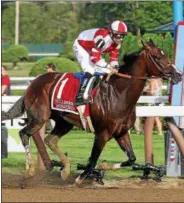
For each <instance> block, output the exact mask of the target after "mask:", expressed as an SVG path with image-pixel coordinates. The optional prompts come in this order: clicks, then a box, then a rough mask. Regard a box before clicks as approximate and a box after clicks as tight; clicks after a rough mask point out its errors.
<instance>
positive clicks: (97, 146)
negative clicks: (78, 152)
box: [75, 133, 109, 185]
mask: <svg viewBox="0 0 184 203" xmlns="http://www.w3.org/2000/svg"><path fill="white" fill-rule="evenodd" d="M108 140H109V134H108V133H101V134H95V139H94V143H93V148H92V151H91V156H90V158H89V160H88V164H87V167H86V169H85V171H84V172H83V173H82V174H81V175H80V176H79V177H78V178H77V179H76V181H75V183H76V184H77V185H80V184H82V182H83V180H84V179H85V178H87V176H88V175H89V174H90V173H91V172H92V171H93V169H94V168H95V166H96V163H97V161H98V158H99V156H100V154H101V152H102V150H103V148H104V146H105V144H106V143H107V141H108Z"/></svg>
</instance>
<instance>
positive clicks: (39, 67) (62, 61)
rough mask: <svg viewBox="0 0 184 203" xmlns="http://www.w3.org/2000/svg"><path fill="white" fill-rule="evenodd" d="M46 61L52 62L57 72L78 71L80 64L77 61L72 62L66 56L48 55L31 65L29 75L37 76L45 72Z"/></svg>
mask: <svg viewBox="0 0 184 203" xmlns="http://www.w3.org/2000/svg"><path fill="white" fill-rule="evenodd" d="M48 63H54V64H55V66H56V71H58V72H80V66H79V64H78V63H77V62H73V61H71V60H69V59H67V58H61V57H58V58H54V57H48V58H43V59H40V60H39V61H37V62H36V63H35V64H34V66H33V67H32V69H31V71H30V73H29V76H38V75H40V74H43V73H46V65H47V64H48Z"/></svg>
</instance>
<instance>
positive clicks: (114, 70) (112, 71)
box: [110, 67, 118, 74]
mask: <svg viewBox="0 0 184 203" xmlns="http://www.w3.org/2000/svg"><path fill="white" fill-rule="evenodd" d="M110 70H111V73H112V74H114V73H117V72H118V70H117V69H116V68H114V67H111V68H110Z"/></svg>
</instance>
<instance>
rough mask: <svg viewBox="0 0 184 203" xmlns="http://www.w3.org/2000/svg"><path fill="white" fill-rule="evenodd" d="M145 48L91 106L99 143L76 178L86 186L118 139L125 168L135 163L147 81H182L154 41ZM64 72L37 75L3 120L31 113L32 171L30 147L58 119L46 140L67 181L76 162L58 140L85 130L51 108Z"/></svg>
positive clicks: (25, 132) (26, 131)
mask: <svg viewBox="0 0 184 203" xmlns="http://www.w3.org/2000/svg"><path fill="white" fill-rule="evenodd" d="M142 44H143V47H142V49H141V50H140V51H139V52H137V53H134V54H130V55H127V56H126V57H124V64H123V65H120V66H119V72H118V73H116V74H114V75H111V77H110V79H109V80H108V82H107V80H105V79H103V80H102V81H101V82H100V84H99V86H98V87H97V90H96V94H95V96H94V99H93V103H92V104H90V105H89V107H90V112H91V119H92V124H93V126H94V130H95V132H94V134H95V136H94V143H93V147H92V151H91V155H90V157H89V159H88V164H87V167H86V169H85V170H84V172H83V173H82V174H81V175H80V176H79V177H78V178H77V179H76V182H77V183H78V184H80V183H81V182H82V181H83V180H84V179H85V178H86V177H87V176H88V174H89V173H90V172H91V171H92V170H94V168H95V166H96V164H97V161H98V158H99V156H100V154H101V152H102V150H103V148H104V146H105V145H106V143H107V142H108V141H109V140H111V139H112V138H114V139H115V140H116V141H117V143H118V144H119V146H120V148H121V149H122V150H123V151H124V152H125V153H126V155H127V156H128V160H127V161H125V162H121V164H120V165H121V167H123V166H131V165H132V164H133V163H134V162H135V160H136V157H135V154H134V151H133V149H132V145H131V140H130V136H129V133H128V130H129V129H130V128H131V127H132V126H133V124H134V122H135V117H136V116H135V108H136V103H137V100H138V99H139V97H140V95H141V93H142V91H143V88H144V86H145V83H146V80H147V79H148V78H151V77H153V76H154V77H161V78H163V79H167V80H168V79H170V80H171V83H172V84H177V83H178V82H180V81H181V79H182V77H181V75H182V74H181V72H180V71H179V70H178V69H176V67H175V66H174V65H173V64H172V63H171V62H170V60H169V58H168V57H167V56H166V55H165V54H164V52H163V51H162V50H160V48H158V47H156V45H155V44H154V43H153V41H152V40H149V42H147V43H146V42H143V41H142ZM63 74H64V73H52V74H50V73H49V74H44V75H41V76H39V77H37V78H36V79H35V80H34V81H33V82H32V83H31V84H30V86H29V87H28V89H27V90H26V92H25V94H24V96H22V97H21V98H20V99H19V100H18V101H17V102H16V103H15V105H14V106H13V107H12V108H11V109H10V110H9V111H8V112H3V113H2V120H6V119H13V118H15V117H20V116H21V115H22V114H23V113H24V112H26V113H27V125H26V126H25V127H24V128H23V129H22V130H20V132H19V134H20V138H21V140H22V143H23V145H24V147H25V149H26V154H27V161H28V163H29V164H28V165H29V170H31V168H32V167H33V165H32V156H31V153H30V148H29V141H28V140H29V139H28V138H29V137H30V136H32V135H34V134H35V133H36V132H38V131H39V130H40V129H41V128H42V126H43V125H44V123H45V122H46V121H47V120H48V119H53V120H54V121H55V127H54V129H53V131H52V132H51V134H49V135H48V136H47V137H46V138H45V143H46V145H48V147H49V148H50V149H51V150H52V151H53V152H54V153H55V154H56V155H58V157H59V159H60V161H61V162H62V163H63V165H64V169H63V171H62V177H63V179H66V178H67V177H68V175H69V173H70V163H69V160H68V158H67V156H65V154H64V153H63V151H62V150H61V149H59V148H58V146H57V142H58V140H59V139H60V138H61V137H62V136H64V135H66V134H67V133H68V132H69V131H70V130H71V129H72V128H73V126H74V125H76V126H79V127H81V128H83V126H82V124H81V121H80V117H79V115H75V114H72V113H66V112H64V113H63V112H61V111H56V110H52V109H51V95H52V92H53V88H54V87H55V85H56V83H57V82H58V80H59V79H60V78H61V76H62V75H63Z"/></svg>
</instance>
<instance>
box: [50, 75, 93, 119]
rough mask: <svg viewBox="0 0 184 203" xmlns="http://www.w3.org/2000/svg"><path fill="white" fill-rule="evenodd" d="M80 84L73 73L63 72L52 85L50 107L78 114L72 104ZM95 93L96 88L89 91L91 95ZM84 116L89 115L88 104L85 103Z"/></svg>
mask: <svg viewBox="0 0 184 203" xmlns="http://www.w3.org/2000/svg"><path fill="white" fill-rule="evenodd" d="M79 85H80V81H79V79H77V78H75V77H74V74H73V73H64V74H63V75H62V77H61V78H60V79H59V80H58V82H57V84H56V86H55V87H54V90H53V94H52V98H51V108H52V109H54V110H58V111H64V112H69V113H73V114H79V113H78V110H77V108H76V107H75V106H74V101H75V97H76V95H77V92H78V88H79ZM95 94H96V88H95V89H94V90H92V91H91V96H92V97H94V96H95ZM84 116H90V111H89V104H86V107H85V111H84Z"/></svg>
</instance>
